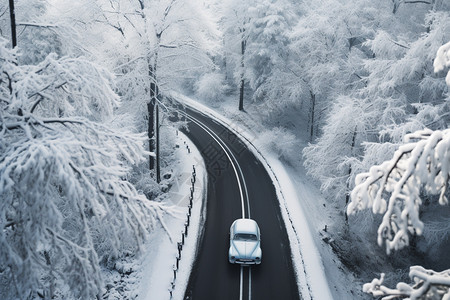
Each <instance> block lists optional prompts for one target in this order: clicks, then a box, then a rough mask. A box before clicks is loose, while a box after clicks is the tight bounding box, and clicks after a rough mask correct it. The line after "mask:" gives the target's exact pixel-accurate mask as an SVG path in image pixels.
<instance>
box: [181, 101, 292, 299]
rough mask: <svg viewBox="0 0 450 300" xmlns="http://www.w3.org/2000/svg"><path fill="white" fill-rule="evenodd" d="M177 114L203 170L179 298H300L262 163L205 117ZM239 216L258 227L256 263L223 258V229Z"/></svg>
mask: <svg viewBox="0 0 450 300" xmlns="http://www.w3.org/2000/svg"><path fill="white" fill-rule="evenodd" d="M179 117H180V118H181V119H184V120H186V121H188V125H189V131H188V132H186V134H187V135H188V137H189V138H190V139H191V140H192V141H193V142H194V144H195V145H196V146H197V147H198V149H199V150H200V152H201V154H202V156H203V158H204V160H205V163H206V166H207V172H208V195H207V196H208V200H207V214H206V221H205V226H204V228H203V234H202V237H201V239H200V247H199V249H198V252H197V256H196V260H195V263H194V267H193V270H192V273H191V275H190V278H189V283H188V287H187V290H186V294H185V296H184V299H186V300H188V299H189V300H234V299H236V300H238V299H239V300H244V299H245V300H247V299H256V300H265V299H268V300H269V299H283V300H289V299H300V297H299V289H298V287H297V283H296V277H295V274H294V271H293V266H292V260H291V252H290V247H289V239H288V236H287V233H286V230H285V225H284V222H283V219H282V216H281V212H280V208H279V202H278V200H277V196H276V192H275V188H274V186H273V184H272V181H271V179H270V177H269V175H268V174H267V172H266V170H265V168H264V166H263V165H262V164H261V163H260V161H259V160H258V159H257V158H256V157H255V156H254V155H253V154H252V153H251V152H250V151H249V150H248V149H247V147H246V146H245V145H244V144H243V143H242V142H241V141H240V139H239V138H238V137H237V136H236V135H235V134H234V133H232V132H231V131H230V130H228V129H227V128H225V127H223V126H222V125H220V124H219V123H217V122H215V121H214V120H212V119H210V118H209V117H207V116H206V115H204V114H202V113H200V112H198V111H195V110H193V109H191V108H185V109H183V110H182V111H181V110H180V112H179ZM230 159H231V161H233V163H232V162H230ZM236 177H238V178H236ZM240 187H241V189H240ZM243 216H244V217H246V218H252V219H254V220H256V222H257V223H258V225H259V227H260V229H261V248H262V251H263V256H262V262H261V265H258V266H252V267H242V266H239V265H232V264H230V263H229V262H228V248H229V228H230V226H231V223H232V222H233V221H234V220H235V219H238V218H241V217H243Z"/></svg>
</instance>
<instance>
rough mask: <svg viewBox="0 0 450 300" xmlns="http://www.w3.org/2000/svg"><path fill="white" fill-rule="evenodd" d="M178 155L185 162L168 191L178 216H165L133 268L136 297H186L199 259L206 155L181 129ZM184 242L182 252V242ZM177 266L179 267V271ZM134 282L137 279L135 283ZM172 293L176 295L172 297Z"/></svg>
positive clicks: (203, 208)
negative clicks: (189, 214) (180, 248)
mask: <svg viewBox="0 0 450 300" xmlns="http://www.w3.org/2000/svg"><path fill="white" fill-rule="evenodd" d="M177 145H178V147H177V149H176V152H177V156H178V159H179V160H180V161H181V163H180V169H179V170H176V171H174V176H175V178H174V183H173V186H172V187H171V189H170V191H169V193H168V199H167V201H168V203H167V204H168V205H170V204H171V205H173V206H174V208H175V209H176V217H163V218H161V219H162V220H163V221H162V226H161V227H160V228H156V229H155V231H154V232H153V233H152V234H151V237H150V239H149V241H148V242H147V243H146V245H145V247H146V248H145V249H144V250H143V255H142V257H141V258H140V259H138V260H137V261H136V262H135V263H134V266H132V267H133V269H134V270H136V272H134V276H135V279H134V280H130V281H131V282H130V283H129V284H128V285H127V288H129V289H135V290H136V291H135V293H134V294H135V295H136V296H135V297H136V298H135V299H139V300H151V299H158V300H164V299H183V296H184V292H185V290H186V286H187V283H188V280H189V275H190V272H191V269H192V264H193V262H194V259H195V254H196V249H197V243H198V236H199V231H200V228H201V226H202V223H203V221H204V219H205V213H206V211H205V203H204V201H205V199H204V197H205V196H206V172H205V166H204V162H203V158H202V157H201V155H200V152H199V151H198V149H197V148H196V147H195V146H194V144H193V143H192V142H191V141H190V140H189V139H188V138H187V137H186V136H185V135H184V134H182V133H181V132H178V139H177ZM193 167H194V168H195V174H196V175H195V183H194V187H195V188H194V192H193V199H192V202H193V205H192V210H191V216H190V221H189V227H188V233H187V235H184V232H185V223H186V221H187V214H188V205H189V203H190V199H189V198H190V195H191V191H190V189H191V187H192V181H191V180H192V172H193ZM183 235H184V244H183V248H182V250H181V259H180V260H179V262H178V264H179V265H178V268H176V264H177V259H176V258H177V256H178V255H179V251H178V243H179V242H182V238H183ZM175 269H176V270H175ZM133 281H134V282H133ZM171 293H172V298H171Z"/></svg>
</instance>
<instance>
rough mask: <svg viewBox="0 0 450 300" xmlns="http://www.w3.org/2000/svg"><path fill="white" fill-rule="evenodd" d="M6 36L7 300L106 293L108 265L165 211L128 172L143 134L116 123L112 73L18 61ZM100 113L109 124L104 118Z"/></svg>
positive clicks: (2, 177) (2, 119) (1, 87)
mask: <svg viewBox="0 0 450 300" xmlns="http://www.w3.org/2000/svg"><path fill="white" fill-rule="evenodd" d="M6 44H7V41H6V40H4V39H0V69H1V70H2V73H1V77H0V199H1V200H0V229H1V230H0V282H2V284H1V286H9V287H11V288H10V289H8V290H3V289H1V290H0V297H1V298H6V299H8V298H9V299H10V298H20V299H25V298H37V297H44V298H49V299H51V298H53V297H55V296H58V297H62V298H65V297H66V296H64V290H69V293H71V294H72V295H73V296H74V297H76V298H82V299H91V298H93V297H95V296H97V298H99V297H100V294H101V288H102V277H101V271H100V265H99V264H100V262H103V263H107V262H109V261H113V260H114V259H115V258H117V257H119V256H121V255H122V254H123V253H124V252H125V251H127V250H131V249H139V247H140V245H141V243H142V240H143V239H144V238H145V235H146V232H147V230H148V229H149V227H150V226H151V223H152V221H154V220H155V219H154V218H156V216H154V215H153V214H154V213H156V212H157V210H160V209H161V205H160V204H155V203H154V202H151V201H148V200H147V199H146V198H145V197H144V196H143V195H142V194H139V193H138V192H137V191H136V189H135V188H134V187H133V185H131V184H130V183H129V182H127V181H126V180H125V179H124V178H125V177H126V175H127V174H128V172H129V168H130V166H131V165H133V164H136V163H138V162H140V161H142V160H143V159H144V155H145V154H147V152H146V151H145V150H144V149H143V145H142V144H143V142H144V140H145V138H144V136H143V135H141V134H133V133H130V132H126V131H125V130H121V131H119V130H115V129H114V127H113V126H111V125H110V124H108V120H109V119H110V118H111V117H112V112H113V107H115V106H117V105H118V97H117V95H116V94H115V93H114V92H113V90H112V89H111V85H110V84H111V82H112V77H111V76H110V74H109V73H108V72H106V71H105V70H104V69H102V68H100V67H99V66H97V65H95V64H93V63H91V62H89V61H87V60H84V59H81V58H78V59H72V58H67V57H64V58H59V59H58V58H57V57H56V56H55V55H50V56H48V57H47V58H46V59H45V60H44V61H42V62H41V63H39V64H37V65H19V64H18V62H17V50H16V49H14V50H9V49H7V48H6ZM99 120H101V121H102V123H100V122H98V121H99Z"/></svg>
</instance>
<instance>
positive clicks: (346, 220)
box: [345, 127, 358, 223]
mask: <svg viewBox="0 0 450 300" xmlns="http://www.w3.org/2000/svg"><path fill="white" fill-rule="evenodd" d="M357 129H358V127H355V130H354V131H353V137H352V144H351V147H350V153H351V154H352V155H353V149H354V148H355V143H356V130H357ZM351 174H352V167H351V166H350V167H349V168H348V177H349V178H350V175H351ZM349 189H350V181H349V180H347V193H346V195H345V206H347V204H348V202H349V201H350V191H349ZM345 222H346V223H347V222H348V215H347V210H345Z"/></svg>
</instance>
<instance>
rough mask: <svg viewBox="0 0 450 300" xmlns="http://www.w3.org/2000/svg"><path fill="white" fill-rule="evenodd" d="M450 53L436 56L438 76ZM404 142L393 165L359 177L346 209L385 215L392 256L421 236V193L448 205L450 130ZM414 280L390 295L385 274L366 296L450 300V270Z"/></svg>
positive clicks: (414, 273) (382, 237) (419, 274)
mask: <svg viewBox="0 0 450 300" xmlns="http://www.w3.org/2000/svg"><path fill="white" fill-rule="evenodd" d="M449 50H450V47H449V44H446V45H444V46H442V47H440V48H439V50H438V51H437V57H436V59H435V63H434V70H435V72H439V71H442V70H443V69H444V68H445V67H448V66H449V65H450V55H449ZM405 142H406V144H404V145H402V146H400V147H399V149H398V150H397V151H396V152H395V154H394V156H393V158H392V159H391V160H388V161H386V162H384V163H382V164H381V165H378V166H373V167H371V168H370V170H369V172H368V173H362V174H359V175H358V176H357V177H356V180H355V183H356V186H355V188H354V189H353V191H352V194H351V199H352V202H351V203H350V204H349V205H348V208H347V212H348V213H349V214H354V213H356V212H357V211H360V210H363V209H368V208H371V209H372V211H373V212H374V213H379V214H384V216H383V220H382V223H381V224H380V226H379V227H378V244H379V245H380V246H382V245H383V244H385V246H386V251H387V253H388V254H389V253H390V252H391V251H392V250H399V249H402V248H403V247H405V246H408V245H409V239H410V238H409V236H410V235H411V234H412V235H421V234H422V232H423V230H424V223H423V222H422V221H421V219H420V207H421V205H422V199H421V192H422V189H423V190H424V191H425V192H426V193H427V194H432V195H439V197H438V202H439V204H440V205H448V204H449V201H448V186H449V183H450V129H445V130H435V131H432V130H430V129H424V130H421V131H417V132H415V133H412V134H407V135H406V136H405ZM386 197H388V200H385V199H386ZM410 277H411V278H412V279H413V280H414V282H415V284H414V285H413V286H410V285H407V284H405V283H399V284H397V287H396V288H395V289H389V288H387V287H385V286H383V285H382V283H383V279H384V274H382V276H381V278H380V279H374V280H373V281H372V282H371V283H368V284H365V285H364V291H365V292H367V293H371V294H372V295H374V296H375V297H379V296H383V297H384V298H383V299H392V297H402V298H403V297H409V298H410V299H418V298H420V297H422V298H426V299H435V298H437V297H441V298H442V299H450V270H445V271H443V272H435V271H432V270H426V269H424V268H423V267H419V266H413V267H411V268H410Z"/></svg>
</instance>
